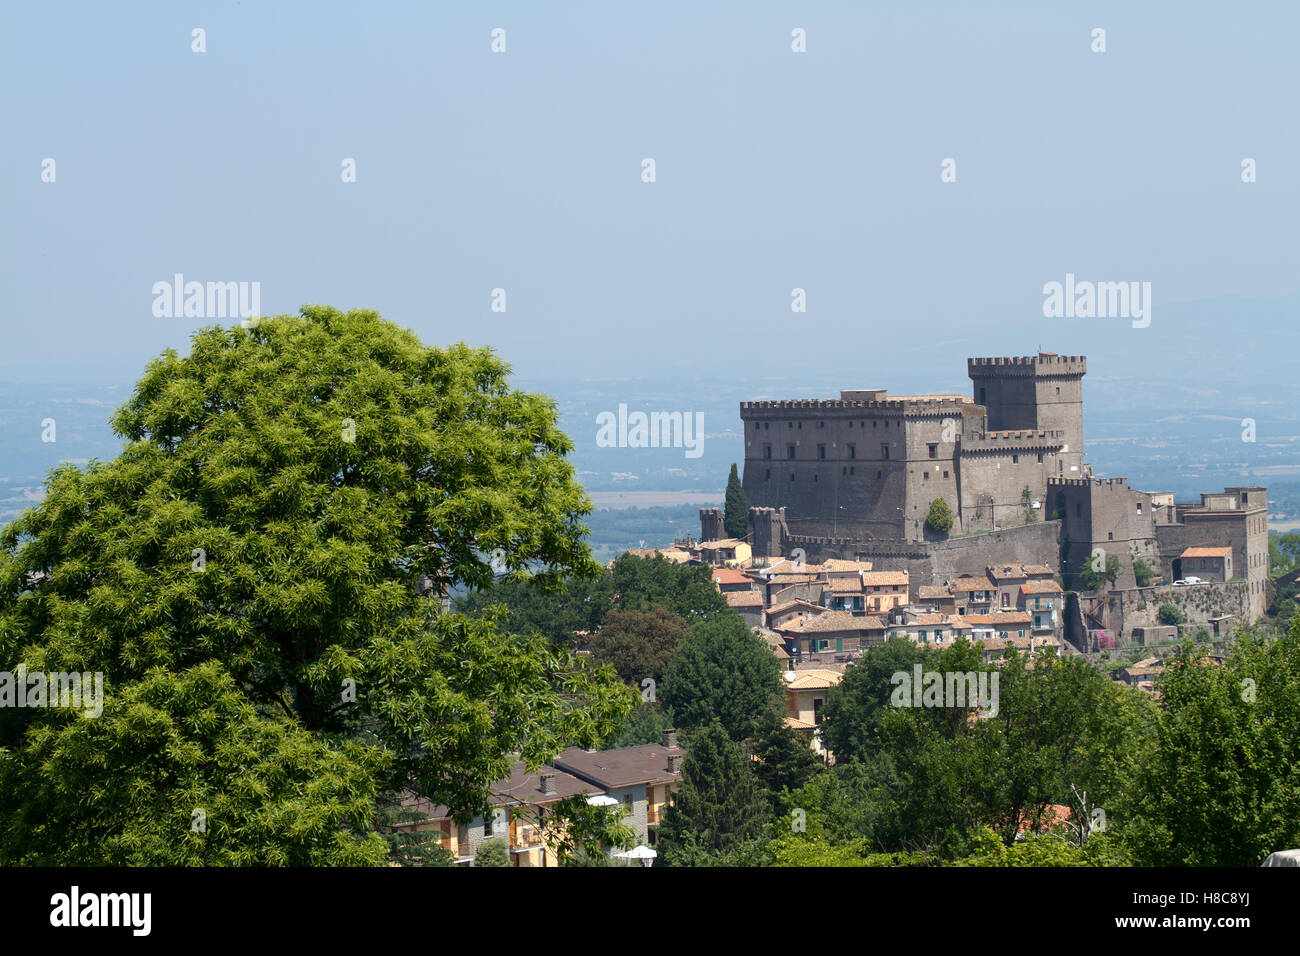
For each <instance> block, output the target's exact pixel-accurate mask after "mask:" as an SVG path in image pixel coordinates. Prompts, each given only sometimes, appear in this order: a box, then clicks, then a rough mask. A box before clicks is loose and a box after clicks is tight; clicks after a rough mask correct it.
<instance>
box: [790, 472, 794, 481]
mask: <svg viewBox="0 0 1300 956" xmlns="http://www.w3.org/2000/svg"><path fill="white" fill-rule="evenodd" d="M790 480H791V481H794V472H793V471H792V472H790Z"/></svg>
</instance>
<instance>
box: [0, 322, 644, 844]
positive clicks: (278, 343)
mask: <svg viewBox="0 0 1300 956" xmlns="http://www.w3.org/2000/svg"><path fill="white" fill-rule="evenodd" d="M508 371H509V370H508V368H507V366H506V365H504V364H503V363H502V362H500V361H499V360H498V359H497V358H496V357H495V356H493V355H492V353H491V352H490V351H489V350H486V349H471V348H469V347H467V346H465V345H455V346H452V347H450V348H447V349H438V348H429V347H426V346H424V345H423V344H421V343H420V341H419V340H418V339H417V338H416V336H415V335H414V334H412V333H411V332H409V331H406V330H403V329H401V328H398V327H397V326H395V325H392V324H391V323H389V322H386V321H384V320H383V319H381V318H380V317H379V316H378V315H376V314H375V313H373V312H364V311H358V312H348V313H346V314H345V313H342V312H338V311H336V310H334V309H330V308H325V307H307V308H304V309H303V311H302V315H301V316H298V317H295V316H281V317H277V318H270V319H265V320H262V321H260V322H259V323H258V324H257V325H256V327H254V328H251V329H243V328H232V329H222V328H206V329H202V330H200V331H198V332H197V333H195V335H194V337H193V343H192V349H191V352H190V354H189V355H187V356H179V355H177V354H176V353H174V352H172V351H170V350H169V351H168V352H166V353H164V354H163V355H162V356H161V357H160V358H158V359H155V360H154V361H152V362H150V364H149V366H148V368H147V369H146V371H145V373H144V375H143V377H142V378H141V380H140V381H139V383H138V384H137V385H136V387H135V390H134V392H133V394H132V395H131V397H130V399H129V401H128V402H127V403H126V404H125V405H124V406H123V407H122V408H121V409H120V410H119V411H118V412H117V413H116V414H115V415H114V416H113V419H112V422H113V427H114V429H115V430H116V432H117V434H118V435H120V436H121V437H122V438H123V439H124V440H125V442H126V446H125V448H124V450H123V452H122V454H121V455H120V456H119V457H118V458H116V459H115V460H113V461H111V462H106V463H105V462H91V463H90V465H89V466H88V467H87V468H85V469H84V470H83V469H79V468H76V467H73V466H63V467H61V468H58V469H56V470H55V471H54V472H52V473H51V475H50V478H49V482H48V486H47V496H46V498H45V499H44V500H43V501H42V502H41V503H40V504H39V505H37V506H36V507H34V508H32V509H30V510H29V511H27V512H25V513H24V514H23V515H22V516H21V517H20V518H19V519H18V520H17V521H15V522H14V523H13V524H11V525H10V526H9V527H7V528H6V529H5V530H4V532H3V533H2V534H0V669H5V670H8V671H14V670H16V669H17V667H18V665H19V664H23V665H25V666H26V668H27V669H28V671H29V672H32V671H41V672H46V671H78V672H99V673H102V674H103V675H104V690H105V701H104V710H103V716H102V717H101V718H99V719H98V720H97V721H94V720H87V719H86V718H83V717H81V716H79V715H75V714H73V713H72V712H70V711H69V710H67V709H60V708H3V709H0V748H3V750H2V751H0V834H2V836H0V846H3V847H6V848H7V850H6V857H7V858H9V859H13V858H15V856H19V855H21V857H22V858H23V859H26V860H45V859H54V858H59V859H61V860H62V861H64V862H73V857H72V856H71V855H70V854H74V853H76V854H80V855H78V856H76V861H77V862H87V863H90V862H100V861H101V860H104V859H105V858H106V857H112V856H113V855H114V854H125V855H126V856H128V857H129V858H130V859H131V861H132V862H156V863H167V862H171V861H172V860H173V859H175V854H177V853H180V852H182V851H181V850H178V849H176V848H171V849H168V847H165V846H163V845H162V844H160V843H157V842H150V841H148V840H146V839H145V838H144V837H143V836H142V835H143V834H144V833H145V832H146V831H148V830H149V828H150V826H153V825H156V828H157V830H158V832H159V833H164V834H171V833H173V832H174V831H175V828H176V826H177V822H178V819H179V815H180V813H181V811H182V810H184V812H185V814H186V815H188V814H189V812H190V810H189V809H187V808H189V807H190V806H191V805H193V806H201V804H199V803H197V802H196V801H197V800H198V799H199V798H200V797H203V798H205V799H216V798H217V797H219V796H220V792H219V791H220V788H219V786H218V785H219V783H220V782H221V781H223V780H226V779H227V778H228V777H229V774H235V773H236V768H237V767H238V766H239V764H236V763H235V762H234V761H235V757H234V756H233V754H232V753H228V752H227V749H228V746H229V745H227V744H225V743H223V741H224V740H227V739H228V740H229V741H231V745H233V744H234V743H235V742H238V744H239V746H241V747H252V746H254V744H256V746H255V747H254V749H255V750H256V751H257V753H259V754H265V758H264V760H265V765H264V766H261V765H259V766H261V769H260V770H258V771H252V770H248V771H246V773H247V774H249V775H250V777H249V779H248V781H247V783H242V784H238V785H237V784H236V782H234V781H238V780H239V779H240V778H239V777H238V775H237V774H236V776H234V777H230V778H229V779H230V780H231V781H232V782H230V783H228V786H230V787H236V786H237V788H248V791H247V792H245V791H244V790H243V789H240V794H239V798H238V799H236V798H235V797H234V796H233V795H232V797H231V800H230V802H228V803H226V804H224V805H225V806H226V807H227V810H226V811H225V812H226V813H228V814H233V816H225V817H223V815H222V812H220V811H219V812H217V813H216V814H209V815H208V829H207V831H206V837H205V839H207V840H208V841H209V842H210V843H213V844H215V846H214V847H212V848H210V849H209V851H208V852H210V853H212V854H213V855H214V857H218V856H219V855H220V854H221V853H223V852H225V853H235V854H238V853H239V852H240V849H239V848H240V847H253V848H254V849H253V850H252V851H251V852H254V853H255V855H256V858H257V859H258V860H260V861H266V862H288V861H290V860H293V861H300V860H302V859H304V854H305V857H306V858H309V859H311V860H312V861H313V862H336V863H352V862H358V861H360V860H363V859H365V860H368V859H371V857H370V856H368V854H371V853H374V852H375V849H374V847H376V846H379V847H380V849H381V850H382V844H383V841H382V840H379V838H378V837H377V835H375V834H369V835H367V830H368V828H369V827H370V826H371V825H372V824H373V807H374V801H375V800H377V799H379V798H380V797H382V796H383V795H384V794H392V793H395V792H398V791H400V790H401V788H402V787H404V786H408V785H410V786H414V787H415V788H416V789H418V790H419V791H420V792H421V793H422V794H425V795H426V796H429V797H430V798H432V799H435V800H437V801H439V802H442V803H446V804H448V805H449V806H451V807H452V808H453V810H454V811H455V812H457V813H459V814H462V815H465V814H471V813H473V812H475V811H478V810H481V809H484V808H485V807H486V801H487V786H488V784H489V783H490V782H491V781H493V780H497V779H500V778H502V777H505V776H507V775H508V773H509V771H510V767H511V764H512V762H513V760H515V759H518V758H516V757H515V756H514V754H515V753H518V754H520V755H522V756H523V759H525V760H526V761H527V762H529V763H531V764H534V765H535V764H537V763H540V762H541V761H543V760H545V759H548V758H549V757H551V756H552V755H553V754H554V753H556V752H557V751H558V750H559V749H561V748H562V747H563V746H565V745H567V744H569V743H575V742H576V743H583V742H586V743H585V745H588V746H596V745H597V744H598V743H599V742H600V741H601V740H602V739H603V738H605V737H606V736H608V734H609V733H610V732H611V731H612V730H613V729H614V728H616V727H617V726H618V725H619V724H620V723H621V722H622V720H623V719H624V718H625V716H626V715H627V713H629V712H630V709H631V707H632V702H633V699H634V697H633V695H632V694H631V692H630V689H629V688H627V687H625V686H624V685H621V684H620V683H618V681H617V680H616V679H615V677H614V675H613V674H612V672H610V671H609V670H607V669H603V668H594V667H588V666H587V665H585V664H584V663H583V662H582V661H581V660H578V659H575V658H574V657H573V655H572V654H571V653H570V652H569V651H567V650H565V649H563V648H559V647H556V646H554V645H551V644H549V643H547V642H546V641H545V640H544V639H543V638H541V637H516V636H512V635H510V634H507V633H503V631H502V628H501V626H500V620H499V619H498V618H496V617H494V616H492V615H486V616H484V617H482V618H478V619H474V620H469V619H466V618H463V617H458V616H452V615H444V614H441V613H440V612H439V606H438V601H437V600H436V598H435V597H434V596H433V595H437V594H438V593H439V592H440V591H442V589H444V588H451V587H459V586H471V587H482V586H484V585H486V584H488V583H489V582H491V581H492V579H493V561H494V560H497V561H500V562H501V563H502V564H503V565H504V567H505V568H506V570H507V572H508V573H509V574H511V575H514V576H517V577H522V576H524V575H525V574H527V575H528V576H529V577H530V578H531V580H532V581H533V582H534V583H535V586H536V587H538V588H547V587H554V586H555V585H556V584H557V583H558V582H559V581H560V580H561V579H562V578H564V577H568V576H572V575H575V574H576V575H584V574H588V575H589V574H595V573H596V572H597V568H596V567H595V566H594V564H593V563H592V562H591V560H590V557H589V555H588V552H587V549H586V547H585V545H584V543H583V541H582V535H583V530H584V529H583V526H582V524H581V520H582V517H583V515H585V514H586V513H587V512H588V511H589V510H590V505H589V503H588V502H587V500H586V498H585V496H584V494H583V492H582V490H581V487H580V486H579V485H578V483H577V482H576V481H575V479H574V475H573V469H572V466H571V465H570V464H569V462H568V461H567V459H566V455H567V453H568V452H569V451H570V450H571V448H572V445H571V443H570V441H569V439H568V438H567V437H566V436H565V435H563V434H562V433H561V432H560V431H559V429H558V428H557V426H556V411H555V406H554V403H553V402H552V401H551V400H549V399H547V398H545V397H544V396H541V395H534V394H528V393H524V392H520V391H517V390H514V389H512V388H510V386H509V384H508V382H507V375H508ZM422 584H431V586H432V593H430V592H429V591H428V590H427V589H426V588H423V587H422ZM196 681H197V682H200V684H199V685H197V686H206V687H209V688H211V692H212V694H214V695H215V696H214V697H212V698H209V697H208V696H205V694H204V693H200V692H199V691H198V690H196V684H195V682H196ZM141 722H143V723H141ZM115 746H116V747H118V748H119V751H120V752H121V753H122V754H123V755H124V756H125V755H126V754H128V753H129V754H130V759H129V761H126V760H124V762H123V763H122V765H120V766H119V765H116V764H112V761H111V756H96V755H95V754H94V752H93V748H95V747H105V748H108V750H107V753H108V754H110V755H111V754H112V752H113V749H112V748H113V747H115ZM223 748H227V749H223ZM110 766H111V773H112V774H113V775H115V784H114V787H113V790H114V791H115V793H116V796H112V797H109V796H99V797H95V794H96V793H97V792H98V791H99V790H100V789H101V788H102V787H103V784H102V783H101V780H102V779H103V777H104V775H105V774H107V773H109V772H110V771H109V770H108V769H105V768H108V767H110ZM42 778H44V779H42ZM314 780H319V781H320V782H321V786H319V787H316V788H312V787H307V786H306V785H305V782H306V781H314ZM299 781H302V782H301V783H300V782H299ZM214 791H215V792H216V796H212V794H213V793H214ZM253 793H255V794H257V795H258V798H257V799H254V798H253V797H252V796H251V794H253ZM88 797H93V799H87V798H88ZM367 806H368V807H370V808H371V810H370V812H366V811H365V809H364V808H365V807H367ZM290 809H293V811H294V812H293V813H292V814H291V813H290V812H289V810H290ZM344 818H346V819H347V821H348V822H347V826H346V827H344V826H343V820H344ZM304 821H310V823H307V822H304ZM179 822H181V823H184V820H179ZM336 823H337V824H338V825H337V826H336V825H335V824H336ZM123 827H124V828H125V832H127V833H131V832H136V833H138V834H141V836H138V837H136V838H134V842H131V843H130V844H129V845H124V847H123V848H121V849H114V848H112V847H109V848H108V849H106V850H105V851H103V852H100V851H99V850H97V849H96V845H95V844H93V843H92V842H90V841H89V840H88V839H87V840H83V841H73V843H72V844H71V846H72V847H75V848H78V849H76V850H69V849H67V848H66V847H67V844H65V843H64V842H63V841H64V840H65V839H66V835H67V834H69V833H71V832H73V831H74V830H76V829H78V828H81V829H82V831H83V832H85V833H87V834H102V833H109V832H113V831H115V830H117V829H121V828H123ZM132 828H134V830H133V829H132ZM304 828H306V829H307V830H310V829H311V828H315V829H316V830H317V831H320V832H324V831H325V830H328V831H329V832H330V834H331V839H330V840H325V841H323V842H321V841H318V842H311V841H310V840H307V838H306V836H304V835H303V834H302V833H300V832H299V831H303V832H304V833H305V832H306V831H305V830H304ZM189 833H190V831H189V829H188V826H186V827H185V828H184V832H183V833H182V834H180V835H178V836H177V837H176V838H175V839H177V840H179V841H188V840H191V839H193V838H192V837H191V836H189V835H188V834H189ZM259 833H260V834H261V836H260V837H259V836H258V834H259ZM339 834H350V836H347V837H344V836H339ZM372 837H373V839H372ZM227 839H229V840H230V841H231V842H230V843H229V845H228V846H227V845H225V844H223V840H227ZM258 839H260V840H261V842H260V843H259V842H257V841H258ZM304 840H305V841H306V842H305V843H304V842H303V841H304ZM245 841H251V842H245ZM376 841H378V842H377V843H376ZM19 847H21V848H22V849H21V851H20V850H19V849H18V848H19ZM185 852H189V851H185ZM240 859H241V860H248V859H249V858H248V857H247V856H242V857H240Z"/></svg>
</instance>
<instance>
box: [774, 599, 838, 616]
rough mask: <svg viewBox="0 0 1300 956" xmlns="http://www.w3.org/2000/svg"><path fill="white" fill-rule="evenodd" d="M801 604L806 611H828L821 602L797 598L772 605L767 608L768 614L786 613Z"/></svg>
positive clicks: (822, 612)
mask: <svg viewBox="0 0 1300 956" xmlns="http://www.w3.org/2000/svg"><path fill="white" fill-rule="evenodd" d="M801 605H802V609H803V610H805V611H816V612H817V613H818V614H824V613H825V612H826V608H824V607H822V606H821V605H820V604H813V603H812V602H811V601H805V600H802V599H801V598H795V599H794V600H793V601H782V602H781V603H780V604H774V605H772V606H771V607H770V608H768V609H767V616H768V617H771V616H772V615H773V614H784V613H785V612H786V611H790V610H793V609H794V608H796V607H800V606H801Z"/></svg>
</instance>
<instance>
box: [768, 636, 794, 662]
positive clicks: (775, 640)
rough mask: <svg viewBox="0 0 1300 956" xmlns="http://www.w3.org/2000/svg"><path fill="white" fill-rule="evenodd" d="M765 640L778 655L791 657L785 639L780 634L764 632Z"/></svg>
mask: <svg viewBox="0 0 1300 956" xmlns="http://www.w3.org/2000/svg"><path fill="white" fill-rule="evenodd" d="M763 640H764V641H766V642H767V646H768V647H769V648H771V651H772V653H773V654H775V655H776V656H777V657H780V658H785V659H789V657H790V653H789V652H788V651H787V650H786V649H785V641H783V640H782V639H781V635H780V634H764V635H763Z"/></svg>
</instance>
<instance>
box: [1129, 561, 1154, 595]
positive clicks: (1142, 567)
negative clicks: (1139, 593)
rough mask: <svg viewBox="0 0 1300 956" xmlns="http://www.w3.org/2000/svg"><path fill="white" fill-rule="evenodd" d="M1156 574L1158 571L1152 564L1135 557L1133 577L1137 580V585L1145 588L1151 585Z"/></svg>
mask: <svg viewBox="0 0 1300 956" xmlns="http://www.w3.org/2000/svg"><path fill="white" fill-rule="evenodd" d="M1155 576H1156V572H1155V571H1154V570H1153V569H1152V567H1151V565H1149V564H1147V563H1146V562H1145V561H1143V560H1142V559H1141V558H1134V559H1133V579H1134V580H1135V581H1137V586H1138V587H1140V588H1144V587H1146V586H1147V585H1149V584H1150V583H1151V582H1152V581H1153V580H1154V579H1155Z"/></svg>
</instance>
